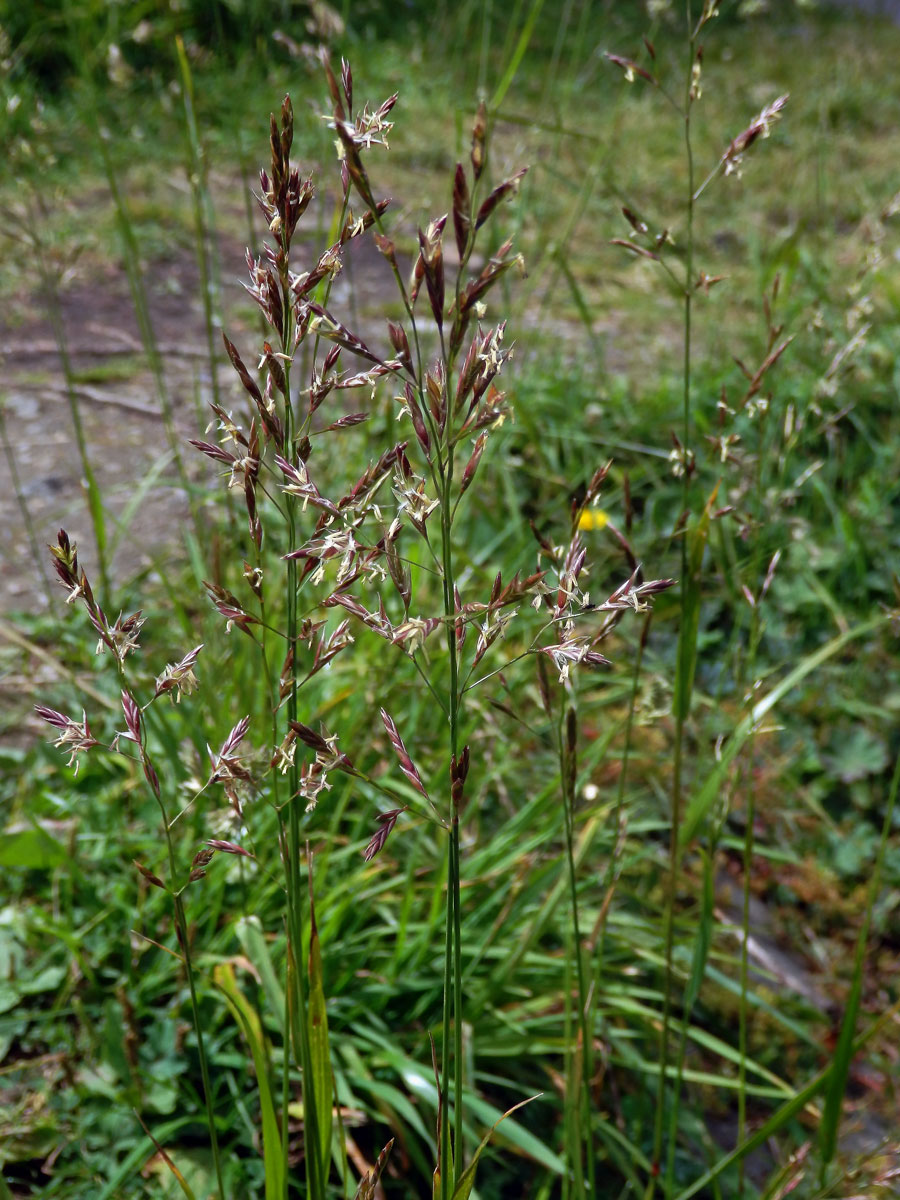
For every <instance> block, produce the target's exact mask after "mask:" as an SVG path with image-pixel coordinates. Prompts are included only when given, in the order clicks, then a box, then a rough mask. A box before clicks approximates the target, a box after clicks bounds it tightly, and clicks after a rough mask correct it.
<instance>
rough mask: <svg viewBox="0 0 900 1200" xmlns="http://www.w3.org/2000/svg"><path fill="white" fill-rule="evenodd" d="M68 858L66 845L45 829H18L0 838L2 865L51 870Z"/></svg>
mask: <svg viewBox="0 0 900 1200" xmlns="http://www.w3.org/2000/svg"><path fill="white" fill-rule="evenodd" d="M67 858H68V855H67V853H66V848H65V846H63V845H62V843H61V842H58V841H57V840H56V839H55V838H52V837H51V836H50V834H49V833H45V831H44V830H43V829H17V830H16V831H15V832H12V833H10V832H6V833H4V835H3V837H2V838H0V867H25V868H27V869H28V870H30V871H49V870H51V869H52V868H53V867H58V866H59V865H60V864H61V863H64V862H65V861H66V860H67Z"/></svg>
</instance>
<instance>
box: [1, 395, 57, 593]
mask: <svg viewBox="0 0 900 1200" xmlns="http://www.w3.org/2000/svg"><path fill="white" fill-rule="evenodd" d="M8 402H9V400H8V397H7V396H6V395H5V394H0V442H2V443H3V454H4V457H5V458H6V465H7V467H8V468H9V477H10V479H11V480H12V485H13V492H14V493H15V496H16V504H17V506H18V509H19V515H20V516H21V518H22V524H23V526H24V527H25V536H26V537H27V538H28V548H29V550H30V551H31V559H32V562H33V563H34V565H35V566H36V567H37V569H38V573H39V575H40V577H41V584H42V586H43V589H44V595H45V597H46V599H47V608H48V610H49V611H50V612H51V613H55V612H56V597H55V595H54V593H53V589H52V587H51V586H50V576H49V575H48V574H47V565H46V562H45V561H44V554H43V553H42V551H41V548H40V545H39V544H38V539H37V533H36V532H35V528H34V521H33V520H32V518H31V509H30V508H29V507H28V500H27V499H26V497H25V493H24V491H23V490H22V481H21V479H20V478H19V468H18V466H17V464H16V456H15V453H14V452H13V448H12V446H11V445H10V441H9V437H8V435H7V431H6V405H7V404H8Z"/></svg>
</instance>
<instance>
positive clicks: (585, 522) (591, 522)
mask: <svg viewBox="0 0 900 1200" xmlns="http://www.w3.org/2000/svg"><path fill="white" fill-rule="evenodd" d="M608 524H609V513H607V512H604V511H603V509H602V508H586V509H585V510H584V512H582V514H581V516H580V517H579V518H578V528H579V529H581V530H584V529H603V528H604V526H606V525H608Z"/></svg>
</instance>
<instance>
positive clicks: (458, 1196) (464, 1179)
mask: <svg viewBox="0 0 900 1200" xmlns="http://www.w3.org/2000/svg"><path fill="white" fill-rule="evenodd" d="M532 1100H537V1096H529V1097H528V1099H527V1100H520V1101H519V1103H518V1104H514V1105H513V1106H512V1108H509V1109H507V1110H506V1112H505V1113H502V1114H501V1115H500V1116H499V1117H498V1118H497V1120H496V1121H495V1122H494V1124H493V1125H492V1126H491V1127H490V1129H489V1130H488V1132H487V1133H486V1134H485V1135H484V1137H483V1138H482V1139H481V1145H480V1146H479V1147H478V1149H477V1150H476V1151H475V1153H474V1154H473V1155H472V1161H471V1162H470V1163H469V1165H468V1166H467V1167H466V1169H465V1171H463V1173H462V1175H460V1177H459V1183H457V1185H456V1187H455V1188H454V1189H453V1200H469V1196H470V1195H471V1194H472V1188H473V1187H474V1186H475V1171H476V1169H477V1167H478V1160H479V1158H481V1155H482V1152H483V1151H484V1149H485V1147H486V1146H487V1144H488V1143H489V1142H490V1140H491V1137H492V1136H493V1133H494V1130H495V1129H496V1128H497V1126H498V1125H499V1124H500V1123H501V1122H502V1121H505V1120H506V1118H507V1117H508V1116H510V1114H512V1113H514V1112H515V1111H516V1109H518V1108H522V1107H523V1106H524V1105H525V1104H530V1103H531V1101H532ZM529 1136H530V1135H529ZM534 1140H535V1141H537V1139H536V1138H535V1139H534Z"/></svg>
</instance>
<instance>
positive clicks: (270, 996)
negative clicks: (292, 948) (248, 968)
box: [235, 916, 284, 1034]
mask: <svg viewBox="0 0 900 1200" xmlns="http://www.w3.org/2000/svg"><path fill="white" fill-rule="evenodd" d="M235 932H236V934H237V939H238V942H240V946H241V949H242V950H243V951H244V953H245V954H246V955H247V958H248V959H249V960H250V962H252V963H253V966H254V967H255V968H256V970H257V971H258V972H259V978H260V982H261V983H262V986H263V991H264V992H265V993H266V1000H267V1001H268V1003H269V1009H270V1011H271V1013H272V1016H273V1017H274V1019H275V1021H276V1022H277V1023H278V1027H279V1029H280V1030H281V1032H282V1034H284V991H283V989H282V987H281V984H280V982H279V980H278V976H277V974H276V973H275V967H274V966H273V964H272V956H271V954H270V953H269V943H268V942H267V941H266V938H265V934H264V933H263V930H262V923H261V922H260V919H259V917H255V916H251V917H241V918H240V919H239V920H238V922H237V925H236V926H235Z"/></svg>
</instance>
